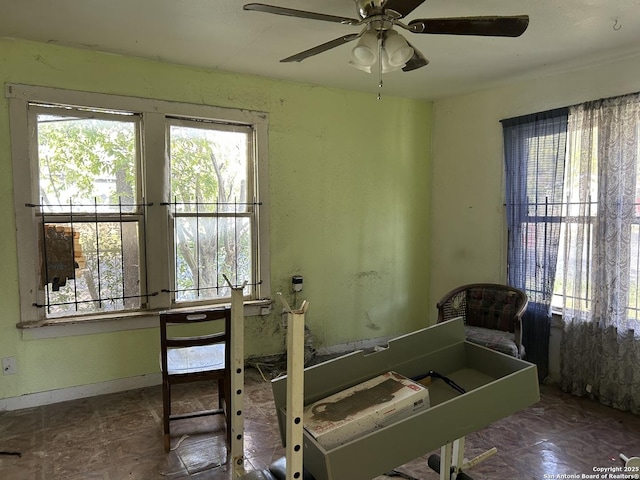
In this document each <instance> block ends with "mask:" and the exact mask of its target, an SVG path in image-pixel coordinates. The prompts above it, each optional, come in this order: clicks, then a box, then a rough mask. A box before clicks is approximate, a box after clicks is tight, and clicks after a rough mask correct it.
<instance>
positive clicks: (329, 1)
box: [0, 0, 640, 99]
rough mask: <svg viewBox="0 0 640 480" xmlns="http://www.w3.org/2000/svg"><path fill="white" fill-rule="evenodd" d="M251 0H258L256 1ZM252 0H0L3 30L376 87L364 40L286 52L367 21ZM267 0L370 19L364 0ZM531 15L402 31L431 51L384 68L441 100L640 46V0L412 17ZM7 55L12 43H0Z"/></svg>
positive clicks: (514, 1)
mask: <svg viewBox="0 0 640 480" xmlns="http://www.w3.org/2000/svg"><path fill="white" fill-rule="evenodd" d="M247 1H248V0H247ZM244 3H247V2H245V1H240V0H0V37H11V38H21V39H29V40H35V41H38V42H46V43H51V44H58V45H69V46H73V47H79V48H86V49H91V50H99V51H105V52H112V53H120V54H125V55H134V56H139V57H147V58H152V59H158V60H161V61H166V62H173V63H179V64H184V65H192V66H198V67H205V68H213V69H220V70H225V71H232V72H239V73H248V74H255V75H260V76H265V77H271V78H278V79H286V80H293V81H299V82H304V83H311V84H317V85H325V86H332V87H339V88H345V89H350V90H359V91H365V92H371V93H376V92H377V90H378V80H377V75H376V74H366V73H364V72H361V71H358V70H355V69H353V68H351V67H349V66H348V65H347V61H348V60H349V58H350V50H351V48H352V45H353V44H346V45H342V46H340V47H337V48H334V49H333V50H330V51H328V52H325V53H322V54H320V55H316V56H314V57H310V58H308V59H306V60H304V61H303V62H300V63H280V62H279V60H280V59H282V58H285V57H288V56H290V55H292V54H294V53H298V52H299V51H302V50H306V49H308V48H311V47H314V46H316V45H318V44H321V43H325V42H327V41H329V40H333V39H335V38H337V37H340V36H342V35H345V34H349V33H357V32H358V31H359V27H353V26H346V25H341V24H336V23H330V22H322V21H314V20H307V19H299V18H292V17H285V16H279V15H271V14H267V13H262V12H253V11H244V10H243V9H242V5H243V4H244ZM263 3H269V4H272V5H277V6H282V7H289V8H295V9H299V10H307V11H315V12H321V13H327V14H331V15H339V16H346V17H350V18H358V16H357V13H356V10H355V6H354V2H353V0H323V1H311V0H297V1H294V0H266V1H264V2H263ZM520 14H528V15H529V17H530V23H529V28H528V30H527V31H526V32H525V33H524V34H523V35H522V36H521V37H518V38H489V37H468V36H449V35H419V34H413V33H409V32H407V31H404V30H399V31H400V33H402V35H404V36H405V37H406V38H407V39H409V41H410V42H411V43H412V44H413V45H414V46H415V47H417V48H418V49H419V50H420V51H421V52H422V53H423V54H424V56H425V57H427V58H428V59H429V61H430V64H429V65H428V66H426V67H423V68H420V69H418V70H414V71H412V72H401V71H398V72H393V73H390V74H386V75H385V76H384V87H383V90H382V92H383V95H385V94H387V95H397V96H405V97H411V98H423V99H435V98H441V97H444V96H450V95H457V94H461V93H466V92H471V91H476V90H480V89H483V88H487V87H490V86H494V85H500V84H503V83H508V82H509V81H513V80H515V79H521V78H528V77H535V76H538V75H542V74H546V73H548V72H557V71H564V70H568V69H573V68H579V67H581V66H582V65H592V64H593V63H595V62H602V61H606V60H610V59H617V58H623V57H628V56H631V55H635V54H640V0H534V1H532V0H426V1H425V2H424V3H423V4H422V5H420V6H419V7H418V8H417V9H416V10H414V11H413V12H412V13H411V14H410V15H408V16H407V18H406V21H407V22H408V21H410V20H412V19H416V18H437V17H453V16H476V15H520ZM0 55H1V52H0Z"/></svg>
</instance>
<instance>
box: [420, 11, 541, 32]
mask: <svg viewBox="0 0 640 480" xmlns="http://www.w3.org/2000/svg"><path fill="white" fill-rule="evenodd" d="M528 25H529V16H528V15H516V16H511V17H499V16H493V17H457V18H423V19H417V20H412V21H411V22H409V30H410V31H411V32H413V33H434V34H443V35H484V36H490V37H519V36H520V35H522V34H523V33H524V31H525V30H526V29H527V26H528Z"/></svg>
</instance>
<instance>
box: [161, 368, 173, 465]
mask: <svg viewBox="0 0 640 480" xmlns="http://www.w3.org/2000/svg"><path fill="white" fill-rule="evenodd" d="M170 416H171V387H170V385H169V382H168V381H167V380H163V382H162V429H163V432H164V451H165V452H169V450H170V449H171V433H170V430H169V417H170Z"/></svg>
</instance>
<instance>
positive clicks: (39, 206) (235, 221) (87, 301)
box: [7, 85, 270, 323]
mask: <svg viewBox="0 0 640 480" xmlns="http://www.w3.org/2000/svg"><path fill="white" fill-rule="evenodd" d="M7 97H8V98H9V104H10V114H11V140H12V155H13V166H14V197H15V211H16V224H17V240H18V267H19V275H20V295H21V320H22V322H43V321H44V323H51V322H60V321H66V320H72V321H76V322H77V321H78V320H81V319H85V318H95V317H96V316H98V317H99V316H106V317H108V318H113V317H121V316H130V315H139V314H141V313H145V312H147V311H155V310H159V309H164V308H170V307H174V306H194V305H201V304H212V303H224V302H228V300H229V297H230V289H229V288H228V283H227V282H230V283H231V284H232V285H241V284H243V283H245V282H246V286H245V290H244V294H245V299H246V300H247V301H251V300H256V301H257V300H260V299H264V298H268V297H269V294H270V293H269V280H268V277H269V271H268V222H267V219H268V215H267V213H268V208H267V207H268V204H267V195H266V192H267V185H266V181H267V178H268V177H267V171H266V167H267V158H266V127H267V121H266V116H265V115H264V114H262V113H260V112H247V111H244V110H243V111H239V110H233V109H222V108H216V107H209V106H202V105H190V104H181V103H173V102H163V101H154V100H147V99H140V98H130V97H119V96H111V95H102V94H90V93H82V92H71V91H65V90H57V89H49V88H41V87H28V86H21V85H10V86H8V87H7Z"/></svg>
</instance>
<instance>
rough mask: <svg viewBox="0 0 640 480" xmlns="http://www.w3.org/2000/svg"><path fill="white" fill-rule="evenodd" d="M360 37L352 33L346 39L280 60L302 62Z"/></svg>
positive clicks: (342, 38) (337, 39)
mask: <svg viewBox="0 0 640 480" xmlns="http://www.w3.org/2000/svg"><path fill="white" fill-rule="evenodd" d="M358 37H359V34H357V33H351V34H349V35H345V36H344V37H339V38H336V39H335V40H331V41H330V42H327V43H323V44H322V45H318V46H317V47H313V48H310V49H309V50H305V51H304V52H300V53H296V54H295V55H292V56H290V57H287V58H283V59H282V60H280V61H281V62H301V61H302V60H304V59H305V58H309V57H312V56H314V55H317V54H319V53H322V52H326V51H327V50H331V49H332V48H335V47H339V46H340V45H343V44H345V43H347V42H350V41H351V40H355V39H356V38H358Z"/></svg>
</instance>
